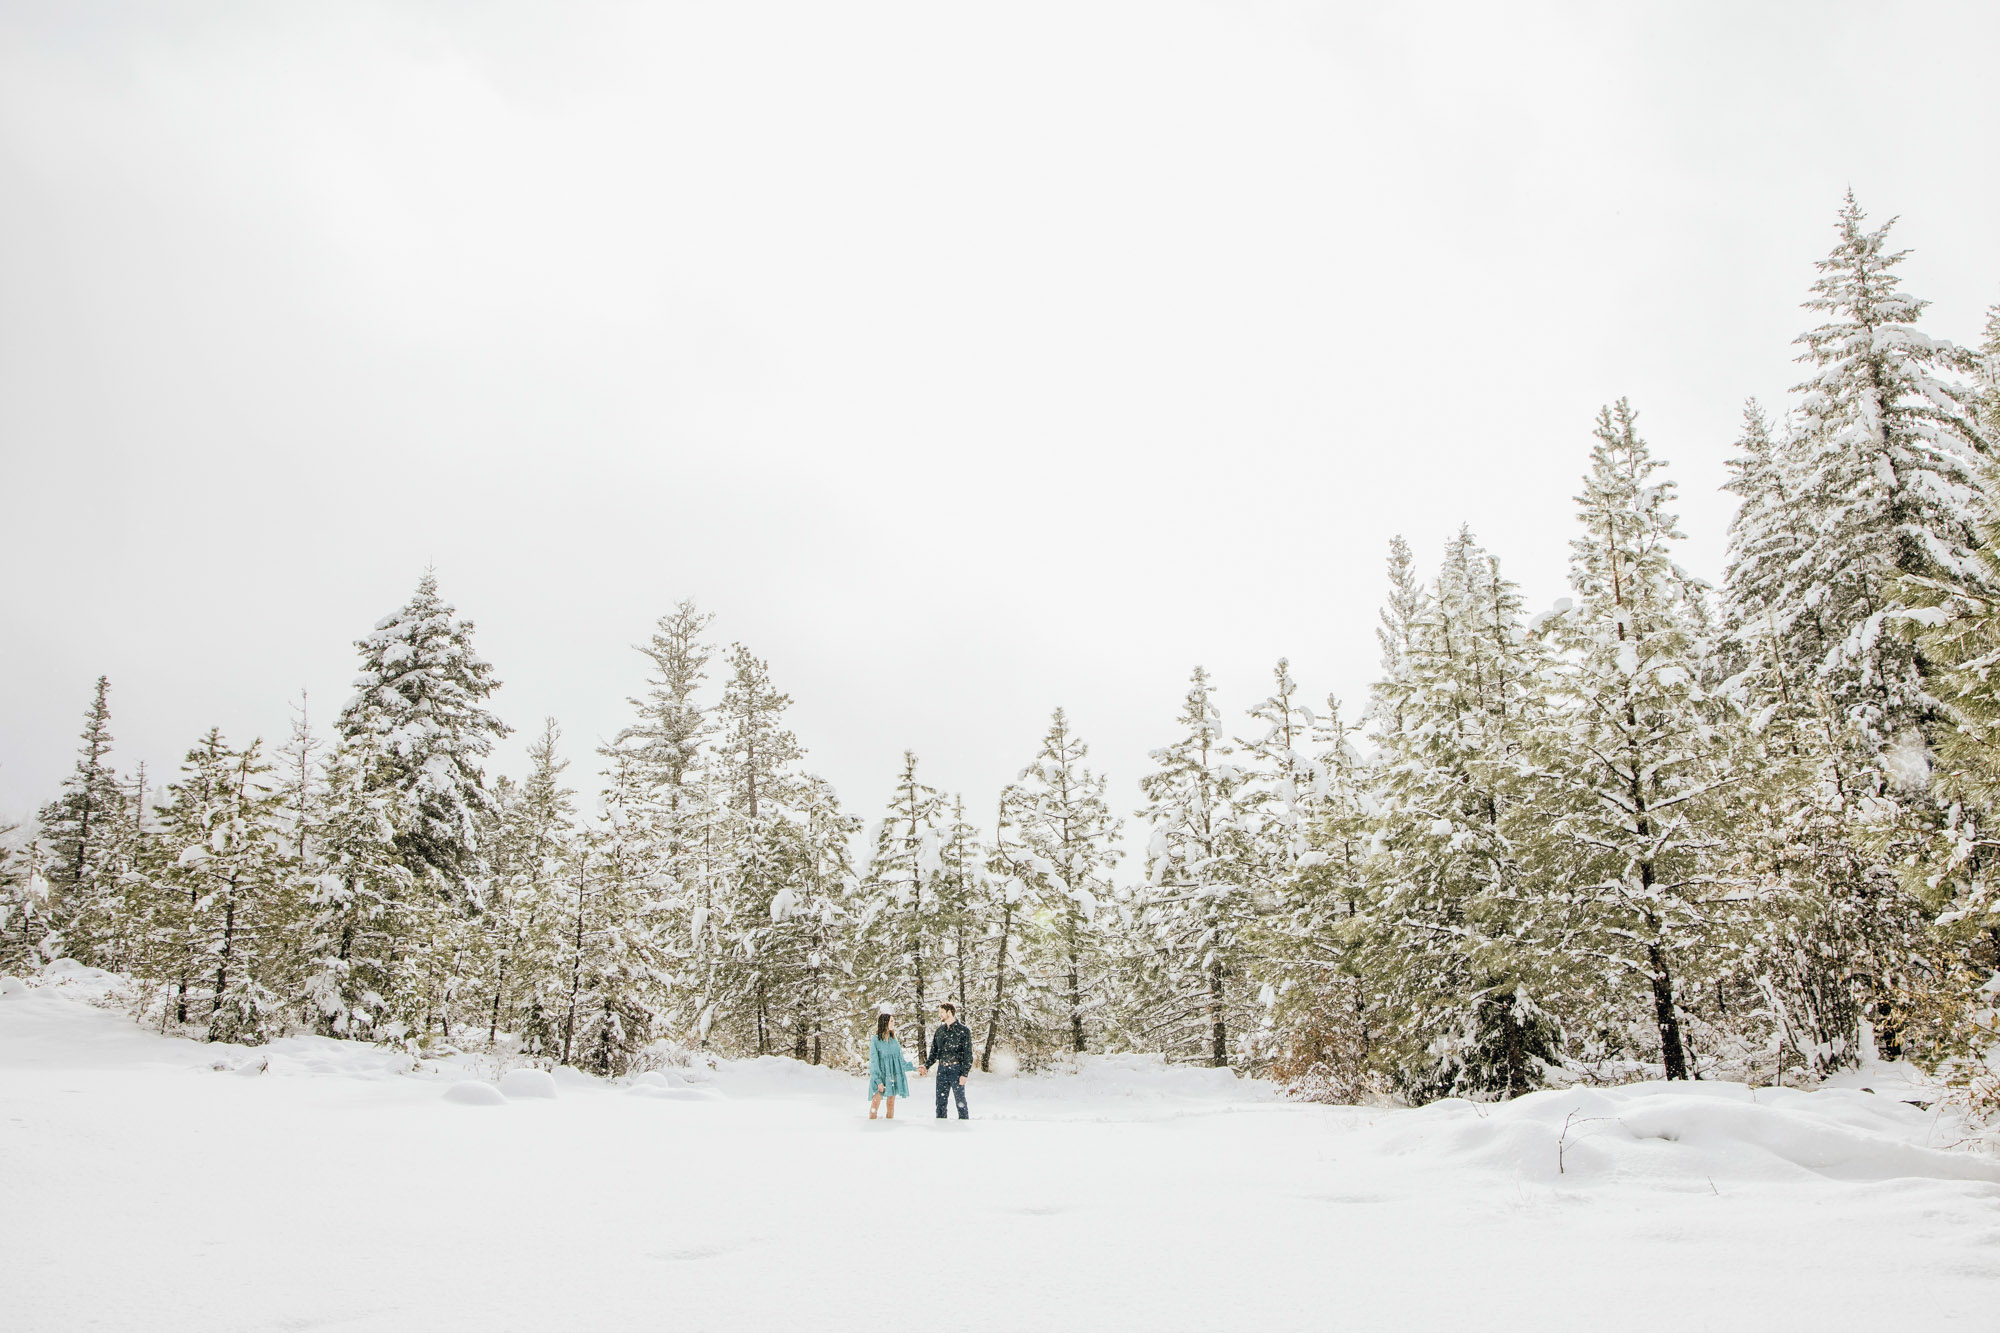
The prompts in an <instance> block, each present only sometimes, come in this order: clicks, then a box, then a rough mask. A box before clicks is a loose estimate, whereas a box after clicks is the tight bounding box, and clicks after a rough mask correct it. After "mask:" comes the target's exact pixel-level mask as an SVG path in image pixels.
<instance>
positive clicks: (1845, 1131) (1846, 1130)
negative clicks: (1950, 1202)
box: [1375, 1083, 2000, 1191]
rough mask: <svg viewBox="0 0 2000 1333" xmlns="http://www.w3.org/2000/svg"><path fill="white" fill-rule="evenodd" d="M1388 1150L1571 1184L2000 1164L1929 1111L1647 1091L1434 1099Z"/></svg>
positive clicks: (1821, 1095) (1759, 1093) (1817, 1099)
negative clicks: (1948, 1137) (1946, 1129)
mask: <svg viewBox="0 0 2000 1333" xmlns="http://www.w3.org/2000/svg"><path fill="white" fill-rule="evenodd" d="M1375 1137H1376V1141H1377V1143H1378V1144H1379V1146H1380V1149H1381V1150H1382V1151H1383V1152H1386V1153H1389V1154H1395V1155H1403V1156H1412V1157H1415V1156H1421V1157H1423V1158H1426V1159H1428V1160H1430V1161H1433V1162H1436V1163H1439V1164H1441V1165H1444V1166H1446V1167H1448V1168H1449V1169H1452V1170H1456V1171H1486V1172H1491V1173H1495V1174H1499V1175H1505V1176H1511V1177H1514V1178H1517V1179H1519V1178H1525V1179H1529V1180H1538V1181H1543V1182H1550V1183H1552V1182H1554V1181H1556V1180H1558V1179H1560V1180H1561V1181H1562V1182H1563V1183H1564V1184H1566V1185H1577V1186H1582V1185H1589V1184H1597V1183H1604V1182H1610V1181H1619V1182H1625V1183H1640V1184H1649V1185H1652V1186H1655V1187H1662V1188H1681V1189H1699V1190H1704V1191H1706V1190H1710V1189H1714V1188H1717V1182H1726V1181H1769V1182H1784V1181H1798V1180H1805V1179H1811V1178H1814V1177H1817V1178H1820V1179H1825V1180H1839V1181H1848V1182H1874V1181H1890V1180H1908V1179H1923V1180H1955V1181H1956V1180H1962V1181H1978V1182H1984V1183H1989V1184H1995V1185H2000V1162H1996V1161H1994V1160H1992V1159H1991V1158H1987V1157H1981V1156H1977V1155H1974V1154H1971V1153H1966V1152H1948V1151H1944V1150H1943V1149H1944V1142H1943V1137H1944V1136H1943V1134H1942V1132H1941V1130H1940V1126H1939V1124H1938V1122H1937V1120H1936V1118H1935V1117H1934V1116H1931V1115H1929V1114H1926V1113H1925V1112H1924V1111H1922V1110H1919V1109H1918V1108H1917V1107H1915V1106H1911V1105H1908V1104H1906V1103H1904V1102H1900V1101H1897V1100H1896V1099H1894V1098H1893V1097H1884V1096H1877V1095H1874V1094H1870V1093H1867V1092H1863V1091H1860V1090H1854V1089H1843V1088H1833V1089H1822V1090H1821V1091H1818V1092H1800V1091H1796V1090H1792V1089H1784V1088H1756V1089H1752V1088H1749V1087H1746V1086H1744V1085H1743V1084H1740V1083H1671V1084H1670V1083H1646V1084H1638V1085H1634V1086H1631V1087H1624V1088H1609V1089H1604V1090H1600V1091H1579V1090H1575V1089H1571V1090H1567V1091H1559V1092H1556V1091H1552V1092H1539V1093H1534V1094H1531V1095H1529V1096H1526V1097H1522V1098H1519V1099H1517V1100H1515V1101H1511V1102H1504V1103H1500V1104H1498V1105H1477V1104H1474V1103H1472V1102H1465V1101H1456V1100H1453V1101H1442V1102H1435V1103H1432V1104H1431V1105H1429V1106H1426V1107H1423V1108H1421V1109H1419V1110H1416V1111H1413V1112H1408V1113H1405V1114H1403V1115H1399V1116H1397V1117H1396V1118H1395V1119H1394V1120H1393V1121H1390V1122H1386V1123H1384V1124H1383V1125H1382V1126H1381V1127H1380V1128H1379V1130H1378V1131H1377V1134H1376V1136H1375Z"/></svg>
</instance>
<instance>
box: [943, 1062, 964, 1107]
mask: <svg viewBox="0 0 2000 1333" xmlns="http://www.w3.org/2000/svg"><path fill="white" fill-rule="evenodd" d="M965 1073H966V1069H965V1066H964V1065H939V1066H938V1072H937V1111H938V1113H937V1118H938V1119H940V1120H942V1119H944V1108H945V1102H946V1101H947V1100H948V1099H949V1098H950V1097H951V1095H952V1094H953V1093H956V1094H958V1118H959V1119H960V1120H964V1119H966V1113H965V1085H964V1084H963V1083H960V1082H959V1079H961V1078H963V1077H964V1076H965Z"/></svg>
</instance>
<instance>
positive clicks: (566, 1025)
mask: <svg viewBox="0 0 2000 1333" xmlns="http://www.w3.org/2000/svg"><path fill="white" fill-rule="evenodd" d="M582 988H583V886H582V885H581V884H579V885H577V886H576V951H575V952H574V953H573V954H571V955H570V962H569V1011H568V1012H567V1013H566V1014H564V1015H563V1049H562V1063H564V1064H568V1063H569V1052H570V1043H571V1042H572V1041H573V1040H574V1039H575V1037H576V997H577V993H578V992H579V991H581V990H582Z"/></svg>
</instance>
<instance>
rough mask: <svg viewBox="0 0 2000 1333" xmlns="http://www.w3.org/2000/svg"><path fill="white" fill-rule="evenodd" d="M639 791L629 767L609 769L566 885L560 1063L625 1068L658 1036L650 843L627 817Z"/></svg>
mask: <svg viewBox="0 0 2000 1333" xmlns="http://www.w3.org/2000/svg"><path fill="white" fill-rule="evenodd" d="M637 791H638V783H637V781H636V780H635V778H634V776H633V775H632V773H631V772H630V770H629V768H626V767H625V766H623V765H621V766H620V767H619V768H618V769H616V770H614V772H613V773H612V775H611V783H610V786H609V788H608V789H607V790H606V792H605V795H604V814H603V817H602V818H601V819H599V820H597V821H595V822H594V823H593V824H591V825H590V826H589V827H587V828H585V829H584V831H583V835H582V838H581V840H580V844H579V846H578V853H579V854H578V855H577V856H576V857H574V858H573V859H572V861H571V866H570V874H569V876H568V877H567V878H568V883H567V885H566V886H565V887H566V889H567V892H566V894H565V901H564V909H563V910H564V919H563V926H562V937H561V938H562V953H561V955H560V961H559V968H560V969H561V971H562V973H563V974H564V979H565V981H566V993H565V995H564V997H563V999H564V1007H563V1015H562V1052H561V1060H562V1063H564V1064H576V1065H578V1066H581V1067H582V1068H584V1069H588V1070H590V1071H591V1072H593V1073H596V1074H602V1075H606V1076H616V1075H622V1074H624V1073H626V1072H627V1071H628V1070H629V1069H630V1068H631V1064H632V1059H633V1057H634V1056H636V1055H637V1054H638V1053H639V1051H640V1050H641V1049H643V1048H644V1047H645V1046H646V1044H647V1043H648V1042H650V1041H651V1040H652V1039H653V1038H654V1037H655V1036H656V1035H658V1028H659V1018H660V1012H661V1008H662V1006H661V1003H660V999H661V993H662V990H663V989H664V987H665V985H666V983H667V981H668V979H669V976H670V975H671V966H672V955H671V953H670V952H669V949H668V947H667V941H668V935H669V923H668V921H667V920H666V914H665V911H664V909H663V905H662V902H661V899H660V897H659V892H658V890H659V886H660V880H659V876H658V873H657V871H656V870H655V869H654V867H653V865H652V859H651V854H650V853H651V843H650V840H649V839H648V837H647V836H646V828H645V825H644V823H643V822H642V821H639V820H637V819H635V818H634V817H633V816H632V814H631V810H632V808H633V807H634V805H635V804H637V796H636V793H637Z"/></svg>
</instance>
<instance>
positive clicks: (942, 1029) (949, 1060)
mask: <svg viewBox="0 0 2000 1333" xmlns="http://www.w3.org/2000/svg"><path fill="white" fill-rule="evenodd" d="M931 1065H936V1066H937V1071H938V1072H937V1118H938V1119H940V1120H942V1119H944V1105H945V1101H946V1099H947V1098H948V1097H950V1096H951V1095H952V1094H954V1093H956V1094H957V1095H958V1118H959V1119H960V1120H965V1119H967V1118H968V1117H967V1115H966V1113H965V1076H966V1075H967V1074H969V1073H971V1072H972V1030H971V1029H970V1028H968V1027H966V1026H965V1024H963V1023H961V1022H959V1021H958V1006H957V1005H955V1004H953V1003H952V1002H951V1001H950V1000H946V1001H945V1002H944V1003H943V1004H941V1005H939V1006H938V1027H937V1031H936V1032H934V1033H932V1034H931V1054H930V1058H929V1059H928V1060H926V1061H925V1062H924V1066H925V1067H924V1068H923V1069H921V1070H919V1071H918V1076H919V1077H921V1076H922V1075H924V1074H928V1073H929V1072H930V1066H931Z"/></svg>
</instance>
